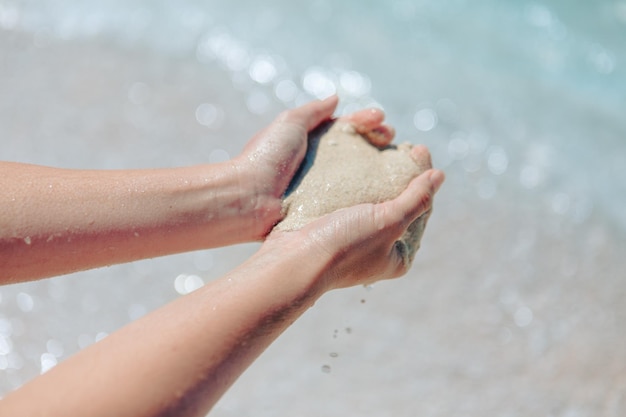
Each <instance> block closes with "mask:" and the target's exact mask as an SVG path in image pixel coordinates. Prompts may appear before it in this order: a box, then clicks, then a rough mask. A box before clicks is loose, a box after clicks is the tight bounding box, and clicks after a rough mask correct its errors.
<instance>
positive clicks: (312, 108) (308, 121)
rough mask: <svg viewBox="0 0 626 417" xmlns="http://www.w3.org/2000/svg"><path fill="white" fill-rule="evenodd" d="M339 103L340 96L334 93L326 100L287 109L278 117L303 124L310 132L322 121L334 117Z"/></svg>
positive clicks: (285, 120)
mask: <svg viewBox="0 0 626 417" xmlns="http://www.w3.org/2000/svg"><path fill="white" fill-rule="evenodd" d="M338 103H339V98H338V97H337V96H336V95H333V96H330V97H328V98H326V99H324V100H316V101H312V102H310V103H307V104H305V105H303V106H300V107H296V108H295V109H291V110H287V111H286V112H284V113H282V114H281V115H280V116H279V117H278V120H279V121H284V122H289V123H295V124H298V125H301V126H302V127H304V128H305V129H306V131H307V132H310V131H311V130H313V129H315V128H316V127H317V126H318V125H319V124H320V123H322V122H324V121H326V120H329V119H330V118H331V117H332V115H333V112H334V111H335V109H336V108H337V104H338Z"/></svg>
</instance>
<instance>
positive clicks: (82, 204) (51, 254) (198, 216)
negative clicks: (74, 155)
mask: <svg viewBox="0 0 626 417" xmlns="http://www.w3.org/2000/svg"><path fill="white" fill-rule="evenodd" d="M0 189H1V195H0V198H1V199H2V201H1V202H0V270H2V276H1V277H0V282H15V281H21V280H28V279H37V278H42V277H47V276H52V275H58V274H63V273H69V272H74V271H77V270H82V269H87V268H93V267H98V266H104V265H110V264H114V263H121V262H127V261H131V260H136V259H143V258H149V257H155V256H160V255H166V254H171V253H178V252H183V251H189V250H195V249H202V248H210V247H215V246H222V245H227V244H232V243H238V242H243V241H248V240H251V239H254V238H256V239H258V238H259V237H260V236H258V235H259V234H260V231H258V230H256V228H258V225H257V224H258V223H259V222H257V217H258V216H259V215H260V214H259V213H258V212H255V210H257V209H258V206H259V202H257V201H252V200H248V199H247V197H246V195H249V194H252V192H250V193H246V184H242V179H241V176H239V175H238V173H237V172H236V169H235V168H234V167H233V165H232V164H230V163H228V162H226V163H223V164H216V165H202V166H195V167H186V168H172V169H155V170H119V171H90V170H66V169H55V168H47V167H41V166H34V165H25V164H14V163H0Z"/></svg>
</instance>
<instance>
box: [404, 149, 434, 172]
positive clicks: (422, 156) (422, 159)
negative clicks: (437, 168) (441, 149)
mask: <svg viewBox="0 0 626 417" xmlns="http://www.w3.org/2000/svg"><path fill="white" fill-rule="evenodd" d="M409 155H410V156H411V158H413V160H414V161H415V163H416V164H417V165H418V166H419V167H420V168H421V169H422V170H424V171H425V170H427V169H431V168H432V167H433V164H432V161H431V158H430V152H429V151H428V148H427V147H426V146H424V145H415V146H414V147H412V148H411V151H410V153H409Z"/></svg>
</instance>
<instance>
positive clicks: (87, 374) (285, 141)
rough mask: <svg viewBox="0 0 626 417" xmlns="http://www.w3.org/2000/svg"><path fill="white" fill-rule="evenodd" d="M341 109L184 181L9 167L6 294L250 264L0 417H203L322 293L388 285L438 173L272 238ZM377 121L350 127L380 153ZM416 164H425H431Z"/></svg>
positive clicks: (306, 119)
mask: <svg viewBox="0 0 626 417" xmlns="http://www.w3.org/2000/svg"><path fill="white" fill-rule="evenodd" d="M336 106H337V98H336V97H331V98H329V99H326V100H324V101H316V102H312V103H309V104H307V105H305V106H302V107H299V108H297V109H294V110H290V111H287V112H284V113H283V114H281V115H280V116H279V117H278V118H277V119H276V120H275V121H274V122H273V123H272V124H271V125H270V126H269V127H267V128H266V129H264V130H263V131H261V132H260V133H258V134H257V135H256V136H255V137H254V138H253V139H252V140H251V141H250V142H249V143H248V145H247V146H246V147H245V148H244V150H243V152H242V153H241V154H240V155H239V156H237V157H236V158H234V159H233V160H231V161H229V162H224V163H221V164H215V165H201V166H195V167H188V168H173V169H158V170H128V171H104V172H103V171H74V170H62V169H55V168H47V167H40V166H33V165H24V164H15V163H0V173H2V175H1V176H0V189H2V193H1V196H0V198H2V201H1V202H0V270H2V271H3V273H2V277H0V282H1V283H14V282H20V281H25V280H33V279H40V278H44V277H50V276H53V275H59V274H63V273H68V272H73V271H79V270H84V269H88V268H94V267H99V266H103V265H109V264H114V263H121V262H127V261H131V260H137V259H145V258H150V257H155V256H160V255H166V254H172V253H179V252H184V251H190V250H196V249H206V248H212V247H218V246H223V245H230V244H235V243H240V242H249V241H263V244H262V245H261V247H260V249H259V250H258V252H257V253H256V254H254V255H253V256H252V257H251V258H250V259H249V260H248V261H246V262H245V263H243V264H242V265H240V266H239V267H237V268H236V269H234V270H233V271H231V272H230V273H228V274H227V275H225V276H224V277H222V278H220V279H217V280H214V281H212V282H210V283H209V284H207V285H205V286H204V287H202V288H201V289H199V290H197V291H195V292H193V293H191V294H188V295H186V296H183V297H180V298H179V299H177V300H176V301H174V302H172V303H170V304H168V305H166V306H164V307H162V308H160V309H158V310H156V311H154V312H152V313H151V314H148V315H146V316H144V317H143V318H141V319H139V320H137V321H135V322H133V323H130V324H129V325H127V326H125V327H123V328H122V329H121V330H119V331H117V332H115V333H113V334H111V335H110V336H108V337H106V338H105V339H104V340H102V341H100V342H98V343H96V344H94V345H92V346H90V347H89V348H87V349H84V350H83V351H81V352H79V353H78V354H77V355H75V356H73V357H72V358H70V359H68V360H66V361H64V362H62V363H61V364H59V365H57V366H56V367H54V368H53V369H52V370H50V371H49V372H47V373H45V374H44V375H41V376H39V377H37V378H35V379H34V380H33V381H31V382H29V383H28V384H26V385H25V386H23V387H21V388H20V389H18V390H16V391H15V392H13V393H10V394H9V395H7V396H6V397H5V398H4V399H2V400H1V401H0V415H29V416H30V415H32V416H68V415H80V416H111V415H115V416H120V417H124V416H129V417H130V416H133V417H136V416H204V415H205V414H206V413H207V412H208V411H209V410H210V409H211V407H212V406H213V405H214V404H215V402H216V401H217V400H218V399H219V398H220V397H221V396H222V394H223V393H224V392H225V391H226V390H227V389H228V387H230V386H231V385H232V383H233V382H234V381H235V380H236V379H237V377H238V376H239V375H240V374H241V373H242V372H243V371H244V370H245V369H246V368H247V367H248V366H249V365H250V364H251V363H252V362H253V361H254V360H255V359H256V358H257V357H258V356H259V355H260V354H261V353H262V352H263V351H264V350H265V349H266V348H267V346H268V345H269V344H270V343H271V342H272V341H273V340H275V339H276V338H277V337H278V336H279V335H280V334H281V333H282V332H283V331H284V330H285V329H286V328H287V327H288V326H289V325H290V324H291V323H293V322H294V321H295V320H296V319H297V318H298V317H299V316H300V315H301V314H302V313H303V312H304V311H306V310H307V309H308V308H309V307H310V306H311V305H313V304H314V303H315V301H316V300H317V299H318V298H319V297H321V296H322V295H323V294H324V293H326V292H328V291H330V290H332V289H336V288H343V287H349V286H354V285H360V284H367V283H370V282H373V281H376V280H380V279H388V278H395V277H399V276H401V275H403V274H404V273H406V268H407V266H406V265H405V264H404V263H403V262H402V258H401V257H400V256H399V254H398V253H396V250H395V246H394V242H395V241H396V240H397V239H398V238H399V237H400V236H401V235H402V234H403V232H404V231H405V230H406V228H407V227H408V225H409V224H410V223H411V222H412V221H413V220H415V219H416V218H417V217H419V216H420V215H421V214H423V213H425V212H426V211H427V210H430V209H431V204H432V199H433V197H434V194H435V193H436V191H437V190H438V188H439V186H440V185H441V183H442V182H443V180H444V176H443V173H442V172H440V171H437V170H433V169H430V170H428V171H426V172H424V173H423V174H422V175H420V176H419V177H417V178H415V179H414V180H413V181H412V182H411V183H410V184H409V186H408V187H407V189H406V190H405V191H404V192H403V193H402V194H401V195H400V196H399V197H397V198H396V199H394V200H391V201H388V202H385V203H382V204H365V205H359V206H355V207H351V208H347V209H343V210H340V211H338V212H335V213H332V214H330V215H327V216H325V217H323V218H320V219H318V220H317V221H315V222H312V223H310V224H308V225H307V226H306V227H304V228H303V229H301V230H298V231H293V232H271V229H272V226H273V225H274V224H276V222H278V221H279V220H280V219H281V216H282V214H281V200H280V198H281V196H282V194H283V193H284V191H285V189H286V188H287V186H288V184H289V182H290V180H291V178H292V177H293V175H294V173H295V171H296V170H297V168H298V166H299V164H300V162H301V161H302V158H303V157H304V153H305V151H306V136H307V132H309V131H310V130H312V129H313V128H315V127H316V126H317V125H319V124H320V123H321V122H323V121H325V120H328V119H330V118H331V117H332V114H333V112H334V110H335V108H336ZM383 119H384V114H383V113H382V112H381V111H377V110H365V111H361V112H357V113H354V114H352V115H350V116H346V117H343V118H342V120H343V121H345V122H349V123H352V124H354V125H355V126H356V127H357V130H358V131H359V132H361V133H363V134H364V135H366V136H367V137H368V138H370V140H371V141H372V142H373V143H375V144H376V145H378V146H384V145H386V144H388V143H390V142H391V140H392V139H393V136H394V131H393V129H392V128H391V127H389V126H387V125H385V124H384V123H383ZM412 156H413V157H414V158H415V159H416V160H420V161H422V162H427V164H430V156H429V154H428V151H427V150H426V148H424V147H421V146H418V147H415V148H414V150H413V152H412Z"/></svg>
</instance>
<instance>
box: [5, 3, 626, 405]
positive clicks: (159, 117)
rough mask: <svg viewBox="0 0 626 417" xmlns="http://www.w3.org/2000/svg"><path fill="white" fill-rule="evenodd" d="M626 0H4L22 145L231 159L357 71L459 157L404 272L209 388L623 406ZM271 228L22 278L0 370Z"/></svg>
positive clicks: (300, 395) (176, 282) (83, 339)
mask: <svg viewBox="0 0 626 417" xmlns="http://www.w3.org/2000/svg"><path fill="white" fill-rule="evenodd" d="M625 39H626V2H624V1H595V2H576V4H573V3H572V2H566V1H556V0H555V1H546V2H529V1H519V2H518V1H507V2H497V1H495V0H478V1H472V2H470V1H463V0H449V1H435V0H420V1H417V0H416V1H410V0H399V1H389V2H374V1H363V2H356V1H348V2H331V1H325V0H315V1H311V2H287V1H269V2H252V1H243V0H238V1H232V2H217V1H203V2H200V1H180V2H160V1H135V2H123V1H107V2H99V1H96V0H87V1H75V0H67V1H55V2H41V1H5V0H0V91H1V92H2V95H1V97H0V128H1V129H0V131H1V140H0V157H1V158H2V159H4V160H15V161H23V162H31V163H39V164H46V165H54V166H62V167H69V168H72V167H76V168H100V169H115V168H142V167H158V166H177V165H189V164H196V163H204V162H206V161H220V160H224V159H227V158H229V157H231V156H233V155H236V154H237V152H239V150H240V149H241V148H242V146H243V144H244V143H245V142H246V141H247V140H248V138H250V137H251V135H252V134H253V133H254V132H255V131H257V130H258V129H260V128H261V127H263V126H265V125H266V124H267V123H268V122H269V121H270V120H271V119H272V118H273V116H274V115H275V114H277V113H278V112H279V111H281V110H282V109H284V108H287V107H292V106H295V105H298V104H300V103H303V102H306V101H308V100H310V99H312V98H315V97H324V96H327V95H329V94H332V93H338V94H339V95H340V97H341V98H342V105H341V108H340V112H349V111H352V110H354V109H357V108H362V107H367V106H378V107H382V108H384V109H385V111H386V112H387V115H388V119H389V121H390V122H391V123H392V124H394V125H395V127H396V128H397V131H398V140H399V141H411V142H414V143H425V144H426V145H428V146H429V147H430V149H431V151H432V153H433V159H434V162H435V165H437V166H438V167H440V168H443V169H444V170H445V171H446V173H447V178H448V181H447V183H446V184H445V186H444V188H443V189H442V191H441V192H440V195H439V196H438V200H437V201H436V208H435V214H434V215H433V216H432V218H431V222H430V225H429V228H428V230H427V232H426V235H425V237H424V242H423V248H422V249H421V251H420V253H419V254H418V257H417V259H416V264H415V266H414V268H413V269H412V270H411V272H410V273H409V274H408V276H407V277H405V278H404V279H402V280H396V281H393V282H386V283H379V284H376V285H375V286H373V287H371V288H354V289H350V290H345V291H340V292H339V291H338V292H335V293H331V294H328V295H327V296H326V297H325V298H324V299H322V300H321V301H320V302H318V304H317V305H316V306H315V307H314V308H313V309H312V310H311V311H309V312H307V314H306V315H305V316H304V317H302V319H301V320H300V321H298V322H297V323H296V324H295V325H294V326H293V327H292V328H291V329H289V330H288V331H287V332H286V334H284V335H283V337H281V338H280V339H279V340H278V341H277V342H276V343H275V344H274V345H273V346H272V347H271V348H270V349H269V350H268V351H267V352H266V353H265V354H264V355H263V356H262V357H261V358H260V360H259V361H258V362H257V363H255V364H254V365H253V367H252V368H251V369H249V370H248V371H247V372H246V374H244V376H243V377H242V378H241V379H240V380H239V381H238V382H237V384H236V385H235V386H234V387H233V389H232V390H231V391H230V392H229V393H228V394H227V395H226V396H225V397H224V398H223V399H222V400H221V401H220V403H219V404H218V406H217V407H216V408H215V410H214V411H213V412H212V413H211V415H214V416H235V415H248V414H250V415H257V416H264V415H268V416H271V415H303V416H307V415H311V416H312V415H346V416H351V415H358V416H381V415H393V416H414V415H420V416H452V415H467V416H483V415H494V416H515V415H545V416H555V417H556V416H567V417H573V416H577V417H583V416H619V415H623V414H624V413H625V412H626V355H625V354H624V352H626V332H624V322H625V319H626V307H625V305H626V304H625V303H624V300H626V282H625V279H626V278H625V275H624V272H623V270H624V267H625V266H626V263H625V261H624V259H623V254H624V253H626V252H625V250H626V244H625V240H624V237H625V233H626V210H624V207H625V206H626V118H624V116H623V114H624V109H625V108H626V106H625V104H626V103H625V101H626V99H625V97H626V43H624V40H625ZM255 248H256V245H255V244H250V245H243V246H238V247H232V248H223V249H218V250H212V251H200V252H194V253H189V254H181V255H176V256H170V257H165V258H159V259H154V260H147V261H141V262H134V263H131V264H126V265H118V266H111V267H108V268H102V269H98V270H93V271H87V272H83V273H78V274H72V275H70V276H67V277H60V278H56V279H51V280H45V281H40V282H34V283H26V284H19V285H12V286H6V287H2V288H0V394H5V393H7V392H9V391H10V390H12V389H14V388H16V387H19V386H20V385H21V384H23V383H25V382H26V381H27V380H29V379H31V378H33V377H35V376H36V375H38V374H39V373H41V372H45V371H46V370H48V369H50V368H51V367H53V366H55V365H56V364H58V363H59V362H60V361H62V360H64V359H66V358H67V357H69V356H71V355H72V354H73V353H75V352H76V351H78V350H79V349H81V348H84V347H86V346H88V345H89V344H91V343H94V342H96V341H97V340H99V339H101V338H103V337H106V336H107V335H108V334H109V333H111V332H113V331H115V330H116V329H117V328H119V327H121V326H123V325H124V324H125V323H128V322H129V321H131V320H135V319H137V318H139V317H141V316H142V315H144V314H146V313H148V312H149V311H151V310H153V309H155V308H157V307H159V306H161V305H163V304H165V303H166V302H168V301H170V300H172V299H174V298H176V297H178V296H180V294H185V293H187V292H190V291H193V290H194V289H196V288H198V287H199V286H201V285H203V284H204V283H205V282H208V281H210V280H212V279H215V278H216V277H218V276H220V275H221V274H223V273H224V272H226V271H227V270H229V269H231V268H233V267H234V266H236V265H237V264H238V263H240V262H241V261H242V260H243V259H245V258H246V257H247V256H249V255H250V254H251V253H252V252H253V251H254V250H255Z"/></svg>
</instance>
